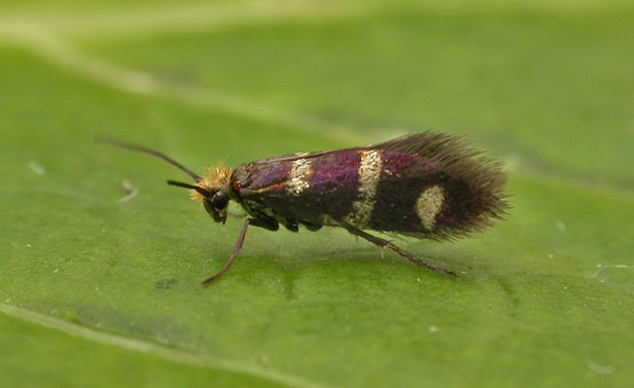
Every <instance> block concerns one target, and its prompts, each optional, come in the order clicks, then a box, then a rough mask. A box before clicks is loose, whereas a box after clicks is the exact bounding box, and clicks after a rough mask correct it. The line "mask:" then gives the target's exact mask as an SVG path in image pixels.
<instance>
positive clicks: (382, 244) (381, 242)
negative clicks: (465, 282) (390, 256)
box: [347, 227, 460, 280]
mask: <svg viewBox="0 0 634 388" xmlns="http://www.w3.org/2000/svg"><path fill="white" fill-rule="evenodd" d="M347 229H348V232H350V233H352V234H353V235H355V236H359V237H361V238H363V239H366V240H368V241H369V242H371V243H372V244H374V245H378V246H379V247H381V249H383V248H390V249H391V250H393V251H394V252H396V253H398V254H399V255H401V256H403V257H407V258H408V259H410V260H411V261H413V262H414V263H416V264H418V265H420V266H421V267H425V268H429V269H431V270H432V271H436V272H440V273H442V274H445V275H449V276H451V277H453V278H455V279H458V280H460V277H458V275H456V274H455V273H453V272H451V271H448V270H446V269H443V268H440V267H437V266H435V265H433V264H430V263H427V262H424V261H422V260H421V259H419V258H416V257H414V256H412V255H411V254H410V253H407V252H405V251H404V250H402V249H401V248H399V247H397V246H396V245H394V244H392V243H391V242H389V241H388V240H384V239H382V238H380V237H376V236H373V235H371V234H368V233H366V232H364V231H362V230H359V229H356V228H352V227H350V228H347Z"/></svg>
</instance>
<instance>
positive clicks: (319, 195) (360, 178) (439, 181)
mask: <svg viewBox="0 0 634 388" xmlns="http://www.w3.org/2000/svg"><path fill="white" fill-rule="evenodd" d="M476 154H477V153H476V152H475V151H471V150H469V149H467V148H466V147H465V146H464V142H463V141H462V139H460V138H458V137H455V136H450V135H442V134H437V133H433V132H424V133H420V134H415V135H408V136H403V137H400V138H397V139H394V140H391V141H388V142H385V143H381V144H377V145H374V146H369V147H363V148H353V149H344V150H336V151H329V152H319V153H309V154H296V155H288V156H283V157H276V158H269V159H263V160H259V161H255V162H253V163H250V164H245V165H242V166H239V167H238V168H237V169H236V172H235V173H234V176H235V179H234V182H235V183H234V191H235V192H236V193H237V194H238V196H239V198H240V199H241V201H242V204H243V206H245V208H247V210H248V209H256V210H257V211H258V212H260V213H262V214H265V215H267V216H269V217H273V218H275V219H277V220H278V221H280V222H282V223H285V222H284V220H287V221H289V222H291V223H292V222H295V223H300V224H305V225H313V226H314V225H329V226H343V227H354V228H358V229H370V230H377V231H382V232H393V233H401V234H408V235H413V236H417V237H428V238H443V237H450V236H453V235H460V234H468V233H469V232H471V231H475V230H478V229H480V228H482V227H484V226H486V225H487V224H488V222H489V221H488V220H489V218H490V217H500V216H501V214H502V213H503V210H504V206H505V204H504V202H503V198H502V196H501V195H502V194H501V192H502V191H501V190H502V186H503V183H504V180H503V177H502V174H501V173H500V171H499V166H497V165H495V164H492V163H490V162H489V161H488V160H486V159H483V158H477V157H476ZM287 223H288V222H286V223H285V224H287Z"/></svg>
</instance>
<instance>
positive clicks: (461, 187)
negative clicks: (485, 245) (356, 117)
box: [374, 131, 511, 239]
mask: <svg viewBox="0 0 634 388" xmlns="http://www.w3.org/2000/svg"><path fill="white" fill-rule="evenodd" d="M374 148H380V149H384V150H387V151H392V152H399V153H407V154H412V155H417V156H419V157H421V158H424V159H428V160H432V161H434V162H440V164H441V166H442V167H441V169H442V175H443V176H444V178H443V181H442V183H441V185H442V186H443V188H444V189H445V191H446V193H447V194H446V196H447V198H446V202H445V205H444V206H443V210H442V213H441V214H440V215H439V216H438V217H437V219H436V227H435V228H434V231H433V233H432V234H431V235H426V236H425V237H426V238H434V239H452V238H454V237H459V236H469V235H471V234H472V233H474V232H478V231H481V230H483V229H485V228H487V227H489V226H491V225H492V220H494V219H497V220H502V219H504V218H505V217H506V216H507V215H508V210H510V209H511V205H510V203H509V198H510V194H509V193H508V192H507V191H506V183H507V177H506V174H505V173H504V171H503V163H502V162H500V161H496V160H493V159H490V158H488V157H486V156H483V155H482V154H483V153H484V151H482V150H478V149H474V148H471V147H470V146H469V141H468V138H467V136H465V135H451V134H444V133H440V132H434V131H426V132H421V133H416V134H411V135H405V136H401V137H398V138H396V139H393V140H389V141H387V142H385V143H381V144H378V145H376V146H374Z"/></svg>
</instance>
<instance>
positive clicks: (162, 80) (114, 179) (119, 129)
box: [0, 0, 634, 387]
mask: <svg viewBox="0 0 634 388" xmlns="http://www.w3.org/2000/svg"><path fill="white" fill-rule="evenodd" d="M632 42H634V4H633V3H632V2H631V1H616V0H614V1H603V2H597V1H584V0H568V1H556V2H551V1H527V0H525V1H518V2H514V3H512V4H509V3H507V2H503V1H496V0H489V1H461V0H452V1H449V2H446V1H406V0H403V1H380V0H376V1H322V0H304V1H290V0H284V1H277V0H250V1H218V2H200V1H181V2H173V1H163V0H160V1H147V0H138V1H135V2H130V1H112V0H109V1H100V0H96V1H81V0H73V1H66V2H63V3H62V2H56V4H55V5H51V4H50V2H45V1H30V2H23V3H19V4H18V3H17V2H14V1H8V0H2V1H0V138H1V141H0V171H1V172H2V175H1V176H2V180H1V182H0V209H1V210H2V212H1V214H2V217H1V218H0V229H1V230H2V233H1V234H0V343H2V348H3V350H2V354H3V355H2V356H1V357H0V385H2V386H3V387H18V386H19V387H29V386H32V387H48V386H55V387H56V386H59V387H69V386H72V387H79V386H91V387H101V386H103V387H112V386H130V387H147V386H152V387H162V386H165V387H167V386H185V385H187V386H191V387H199V386H200V387H207V386H240V387H242V386H258V387H259V386H286V387H368V386H376V387H393V386H398V387H421V386H426V387H427V386H438V387H464V386H471V387H508V386H523V387H534V386H542V387H546V386H550V387H561V386H575V387H595V386H601V387H624V386H632V385H634V346H632V345H633V344H634V331H633V330H632V327H634V300H633V296H634V233H633V232H632V226H633V225H632V220H633V219H634V169H632V166H634V151H633V146H634V66H633V64H634V44H633V43H632ZM425 129H435V130H440V131H444V132H452V133H466V134H468V135H469V136H470V137H471V138H473V139H474V140H475V145H476V146H477V147H480V148H484V149H487V150H488V154H489V155H491V156H493V157H495V158H499V159H502V160H503V161H504V162H505V164H506V170H507V171H508V173H509V178H510V182H509V190H510V191H511V192H512V193H513V196H514V197H513V207H514V209H513V210H512V211H511V212H510V215H509V217H508V220H507V221H505V222H501V223H498V224H497V225H496V226H495V227H494V228H492V229H490V230H488V231H487V232H485V233H482V234H481V235H478V236H477V237H476V238H473V239H464V240H460V241H458V242H455V243H438V242H426V241H417V240H411V239H408V240H403V241H400V242H399V244H400V245H401V246H402V247H403V248H405V249H407V250H409V251H411V252H413V253H414V254H417V255H420V256H423V257H426V258H427V259H428V260H429V261H432V262H434V263H437V264H440V265H442V266H444V267H447V268H449V269H451V270H453V271H456V272H458V273H461V274H462V280H461V281H460V282H455V281H454V280H452V279H450V278H448V277H444V276H441V275H438V274H436V273H432V272H429V271H426V270H423V269H421V268H418V267H415V266H413V265H412V264H411V263H409V262H407V261H406V260H403V259H402V258H400V257H398V256H396V255H395V254H393V253H388V254H387V256H386V259H381V257H380V253H379V250H378V249H376V248H375V247H374V246H371V245H369V244H367V243H364V242H361V243H360V244H359V245H358V246H356V245H355V243H354V239H353V238H351V237H350V236H349V235H348V234H347V233H345V232H343V231H340V230H335V229H326V230H322V231H320V232H319V233H309V232H307V231H305V230H302V231H300V233H298V234H293V233H290V232H287V231H280V232H277V233H270V232H267V231H265V230H260V229H257V228H254V229H253V230H251V231H250V232H249V234H248V235H247V238H246V242H245V246H244V248H243V250H242V252H241V254H240V256H239V257H238V259H237V260H236V263H235V264H234V266H233V267H232V269H231V271H230V272H229V273H228V274H227V275H226V276H225V277H224V278H223V279H222V280H221V281H219V282H217V283H216V284H214V285H213V286H212V287H210V288H208V289H204V290H203V289H201V288H200V287H199V282H200V281H201V280H203V279H205V278H206V277H207V276H209V275H211V274H213V273H214V272H215V271H216V270H218V269H219V268H220V267H221V266H222V265H223V264H224V262H225V261H226V259H227V258H228V256H229V254H230V252H231V250H232V247H233V244H234V242H235V240H236V238H237V235H238V233H239V229H240V226H241V221H240V220H237V219H229V220H228V221H227V224H226V225H225V226H224V227H223V226H221V225H215V224H213V222H211V220H210V219H209V217H208V216H207V215H206V214H205V212H204V211H203V210H202V209H200V208H199V206H197V205H196V204H194V203H193V202H191V201H189V200H188V198H187V194H186V193H185V192H183V191H182V190H179V189H174V188H171V187H168V186H167V185H165V183H164V181H165V179H179V180H183V179H184V177H183V174H182V173H180V172H178V171H176V170H175V169H173V168H172V167H170V166H168V165H166V164H165V163H163V162H160V161H158V160H154V159H151V158H149V157H147V156H144V155H140V154H134V153H130V152H127V151H123V150H118V149H114V148H111V147H106V146H100V145H96V144H94V143H93V138H94V136H95V134H97V133H103V134H109V135H112V136H116V137H119V138H123V139H127V140H129V141H134V142H137V143H141V144H144V145H147V146H150V147H154V148H157V149H160V150H162V151H164V152H166V153H168V154H169V155H171V156H173V157H174V158H175V159H176V160H179V161H181V162H182V163H183V164H185V165H187V166H190V168H192V169H193V170H195V171H199V172H201V171H202V168H203V167H204V166H207V165H210V164H214V163H216V162H218V161H225V162H227V163H229V164H230V165H233V166H236V165H237V164H239V163H243V162H247V161H251V160H255V159H258V158H262V157H265V156H271V155H276V154H284V153H293V152H300V151H316V150H322V149H334V148H339V147H350V146H358V145H365V144H369V143H374V142H379V141H382V140H385V139H388V138H390V137H393V136H396V135H398V134H402V133H407V132H416V131H420V130H425ZM124 182H126V183H125V184H124ZM125 187H128V189H133V190H135V191H137V195H136V197H134V198H132V199H130V200H128V201H125V202H121V201H120V200H121V199H122V198H124V197H126V195H127V194H128V191H126V190H125Z"/></svg>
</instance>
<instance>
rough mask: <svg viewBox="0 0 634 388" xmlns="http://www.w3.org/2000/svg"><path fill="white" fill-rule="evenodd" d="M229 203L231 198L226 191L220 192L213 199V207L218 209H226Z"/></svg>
mask: <svg viewBox="0 0 634 388" xmlns="http://www.w3.org/2000/svg"><path fill="white" fill-rule="evenodd" d="M228 203H229V197H228V196H227V193H226V192H224V191H218V192H216V194H214V196H213V197H211V205H212V206H213V207H214V208H216V209H224V208H225V207H227V204H228Z"/></svg>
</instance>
